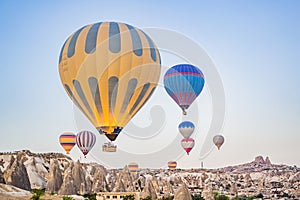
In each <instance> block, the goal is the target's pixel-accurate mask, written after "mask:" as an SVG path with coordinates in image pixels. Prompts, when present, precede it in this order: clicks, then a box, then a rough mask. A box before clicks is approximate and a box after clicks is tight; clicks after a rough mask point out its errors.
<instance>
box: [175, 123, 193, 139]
mask: <svg viewBox="0 0 300 200" xmlns="http://www.w3.org/2000/svg"><path fill="white" fill-rule="evenodd" d="M178 129H179V132H180V133H181V135H182V136H183V137H184V138H189V137H190V136H191V135H192V133H193V132H194V129H195V126H194V124H193V123H192V122H189V121H184V122H181V123H180V124H179V126H178Z"/></svg>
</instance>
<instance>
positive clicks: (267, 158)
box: [265, 156, 272, 165]
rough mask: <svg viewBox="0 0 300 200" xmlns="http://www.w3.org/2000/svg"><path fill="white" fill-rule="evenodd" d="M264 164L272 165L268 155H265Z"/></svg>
mask: <svg viewBox="0 0 300 200" xmlns="http://www.w3.org/2000/svg"><path fill="white" fill-rule="evenodd" d="M265 164H266V165H272V163H271V161H270V158H269V157H268V156H267V157H266V160H265Z"/></svg>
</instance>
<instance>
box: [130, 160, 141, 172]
mask: <svg viewBox="0 0 300 200" xmlns="http://www.w3.org/2000/svg"><path fill="white" fill-rule="evenodd" d="M138 168H139V165H138V164H137V163H135V162H131V163H129V164H128V170H129V171H130V172H137V170H138Z"/></svg>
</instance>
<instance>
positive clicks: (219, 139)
mask: <svg viewBox="0 0 300 200" xmlns="http://www.w3.org/2000/svg"><path fill="white" fill-rule="evenodd" d="M213 142H214V144H215V145H216V146H217V147H218V149H220V147H221V146H222V144H223V143H224V137H223V136H222V135H216V136H214V138H213Z"/></svg>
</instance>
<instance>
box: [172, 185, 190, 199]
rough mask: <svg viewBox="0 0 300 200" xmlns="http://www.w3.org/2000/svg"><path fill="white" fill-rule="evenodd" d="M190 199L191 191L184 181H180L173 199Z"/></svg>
mask: <svg viewBox="0 0 300 200" xmlns="http://www.w3.org/2000/svg"><path fill="white" fill-rule="evenodd" d="M183 199H184V200H192V196H191V193H190V191H189V189H188V188H187V186H186V184H185V183H182V185H181V186H180V188H179V189H178V190H176V192H175V195H174V200H183Z"/></svg>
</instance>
